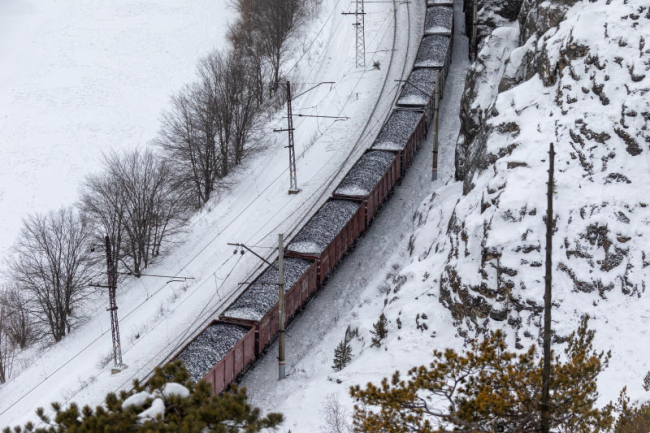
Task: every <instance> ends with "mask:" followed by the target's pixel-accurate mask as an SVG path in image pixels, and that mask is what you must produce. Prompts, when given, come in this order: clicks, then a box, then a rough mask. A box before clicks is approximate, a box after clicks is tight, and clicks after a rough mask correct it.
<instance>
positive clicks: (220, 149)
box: [157, 51, 260, 207]
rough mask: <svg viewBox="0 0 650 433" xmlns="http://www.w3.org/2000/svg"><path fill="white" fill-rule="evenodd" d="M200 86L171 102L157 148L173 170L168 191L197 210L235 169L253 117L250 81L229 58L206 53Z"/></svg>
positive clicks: (254, 97)
mask: <svg viewBox="0 0 650 433" xmlns="http://www.w3.org/2000/svg"><path fill="white" fill-rule="evenodd" d="M198 73H199V77H200V81H199V82H198V83H196V84H194V85H192V86H187V87H185V88H184V89H183V90H182V91H181V92H179V93H178V94H177V95H175V96H174V97H173V98H172V109H171V110H170V111H167V112H165V113H164V114H163V118H162V128H161V131H160V135H159V138H158V140H157V144H158V145H159V146H160V147H161V149H162V150H163V152H164V157H165V159H166V161H167V163H168V164H172V165H173V166H174V182H173V184H174V188H176V189H179V190H182V191H184V192H187V193H189V195H190V197H192V203H193V204H194V205H195V206H197V207H198V206H201V205H203V204H204V203H205V202H207V201H208V200H209V199H210V197H212V195H213V193H214V192H215V190H216V189H217V188H218V187H219V183H220V182H223V178H224V177H226V176H227V175H228V174H229V173H230V171H231V170H232V168H233V167H235V166H236V165H238V164H240V163H241V161H242V159H243V157H244V155H245V150H246V142H247V141H248V139H249V137H250V134H251V131H252V130H253V128H254V126H255V124H256V121H257V119H258V117H259V113H260V107H259V105H258V103H257V95H256V94H255V83H254V81H255V78H254V77H253V76H252V75H251V74H250V73H249V71H248V68H247V66H246V63H245V62H244V60H243V59H242V58H241V57H238V56H237V55H235V54H234V53H232V52H231V53H226V54H222V53H220V52H219V51H215V52H213V53H211V54H210V55H209V56H207V57H205V58H204V59H202V60H201V61H200V63H199V67H198Z"/></svg>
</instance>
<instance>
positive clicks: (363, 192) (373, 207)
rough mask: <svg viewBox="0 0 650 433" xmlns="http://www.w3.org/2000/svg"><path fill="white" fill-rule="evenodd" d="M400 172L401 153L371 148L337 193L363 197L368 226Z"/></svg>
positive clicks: (357, 197) (358, 197)
mask: <svg viewBox="0 0 650 433" xmlns="http://www.w3.org/2000/svg"><path fill="white" fill-rule="evenodd" d="M400 176H401V168H400V158H399V157H398V155H396V154H395V153H394V152H389V151H383V150H369V151H367V152H366V153H364V154H363V155H362V156H361V158H359V160H358V161H357V162H356V164H355V165H354V166H353V167H352V168H351V169H350V171H349V172H348V174H347V175H346V176H345V177H344V178H343V180H342V181H341V183H339V185H338V186H337V187H336V189H335V190H334V194H333V197H335V198H350V199H355V200H361V201H362V202H363V206H364V212H365V219H366V226H368V225H370V222H371V221H372V219H373V218H374V217H375V215H376V214H377V211H378V210H379V208H380V207H381V205H382V204H383V203H384V201H385V200H386V198H387V197H388V195H389V194H390V192H391V191H392V190H393V187H394V186H395V184H396V183H397V181H398V180H399V178H400Z"/></svg>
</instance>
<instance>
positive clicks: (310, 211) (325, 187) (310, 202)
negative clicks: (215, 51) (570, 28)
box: [120, 0, 411, 389]
mask: <svg viewBox="0 0 650 433" xmlns="http://www.w3.org/2000/svg"><path fill="white" fill-rule="evenodd" d="M392 2H393V8H392V9H393V43H392V46H391V50H390V60H389V68H388V71H387V73H386V76H385V79H384V80H383V83H382V87H381V90H380V93H379V96H378V97H377V100H376V102H375V103H374V104H373V108H372V111H371V113H370V115H369V116H368V120H367V121H366V122H365V124H364V127H363V129H362V130H361V133H360V134H359V137H358V138H357V140H356V141H355V143H354V145H353V146H352V147H351V148H350V150H349V152H348V154H347V156H346V158H345V159H344V160H343V162H342V163H341V164H340V167H339V168H338V169H337V170H336V171H335V172H334V173H332V174H331V175H330V176H328V178H327V180H326V181H325V182H323V184H322V185H321V186H319V188H318V189H317V191H318V194H314V195H312V196H311V197H310V198H308V199H306V200H304V201H303V202H302V203H301V204H300V205H299V206H298V208H297V210H299V209H301V208H303V207H306V210H305V211H304V212H302V213H301V214H300V216H299V217H298V218H297V220H295V221H294V224H293V227H292V229H291V230H290V231H289V232H288V233H286V234H285V237H286V238H287V239H291V238H292V237H293V236H295V234H296V233H297V232H298V231H299V230H300V229H301V228H302V227H303V226H304V224H305V222H306V221H307V220H308V218H311V217H312V216H313V215H314V214H315V213H316V211H317V210H318V208H317V206H316V205H317V204H318V203H319V202H320V201H321V200H324V199H327V198H328V197H329V194H331V192H330V188H331V186H332V184H333V183H334V182H335V181H336V180H337V178H338V176H339V175H340V174H341V173H342V172H343V169H344V168H345V167H346V165H347V164H348V163H349V161H350V160H351V159H352V158H353V156H355V153H356V151H357V150H358V149H359V148H360V146H361V145H362V144H363V143H364V141H365V140H366V139H367V138H368V134H371V133H372V129H373V128H376V127H377V126H381V125H382V124H383V123H384V122H385V121H386V118H387V117H388V116H389V115H390V112H389V113H388V114H387V115H385V116H383V118H382V119H381V120H380V121H378V120H377V119H375V118H374V117H375V114H376V112H377V110H378V108H379V106H380V105H381V104H382V102H383V99H384V97H385V94H387V93H390V91H391V89H392V88H391V87H389V86H388V85H389V82H390V79H391V71H392V69H393V68H394V67H395V61H394V60H395V52H396V51H397V50H396V44H397V30H398V28H397V22H398V20H397V14H398V10H397V6H398V4H397V0H392ZM405 6H406V10H407V17H408V19H407V20H406V25H407V28H406V32H405V33H406V34H407V35H408V37H407V45H406V53H407V54H408V53H409V52H410V42H411V41H410V39H411V38H410V35H411V10H410V5H409V3H406V4H405ZM407 66H408V59H407V58H405V59H404V61H403V62H402V65H401V72H400V74H399V76H400V77H401V78H402V79H403V78H404V77H405V74H406V72H407ZM362 78H363V74H362V76H361V78H359V80H358V81H357V85H358V84H359V82H360V81H361V79H362ZM357 85H355V88H356V86H357ZM396 87H397V86H395V87H393V88H396ZM398 96H399V92H395V95H394V96H393V98H392V101H391V103H390V106H391V107H392V106H394V105H395V102H396V101H397V98H398ZM351 97H352V95H350V96H349V97H348V101H349V100H350V99H351ZM343 108H345V105H344V107H343ZM329 128H330V127H328V128H326V129H325V132H327V130H329ZM325 132H324V133H325ZM324 133H323V134H324ZM285 174H286V170H285V171H283V172H282V173H281V175H285ZM278 178H279V176H278ZM269 186H270V185H269ZM267 188H268V187H267ZM265 191H266V189H265V190H263V191H262V192H261V194H263V193H264V192H265ZM261 194H260V196H261ZM260 196H258V197H257V198H256V199H255V200H254V201H256V200H258V199H259V197H260ZM251 204H252V202H251ZM235 219H236V218H235ZM284 222H286V220H282V221H280V223H279V224H277V225H276V226H274V227H273V228H272V229H270V230H269V231H268V232H267V233H266V234H265V235H264V236H262V237H261V239H265V238H267V237H269V236H270V235H271V234H272V233H274V232H275V231H276V230H277V229H278V228H279V226H280V225H282V224H283V223H284ZM263 227H265V226H262V228H263ZM258 232H259V230H258ZM258 232H256V233H253V234H252V235H251V237H250V238H249V239H248V240H247V242H250V241H251V240H252V239H253V238H254V237H255V235H256V234H257V233H258ZM215 240H216V238H215ZM211 242H212V241H211ZM258 242H261V241H258ZM277 255H278V253H277V251H276V250H274V251H272V252H271V253H269V254H267V255H266V256H265V257H264V258H265V259H266V260H267V261H271V260H274V259H275V258H277ZM228 260H230V258H229V259H228ZM228 260H227V261H228ZM227 261H226V262H227ZM226 262H224V264H225V263H226ZM186 266H187V265H186ZM263 267H264V263H262V264H260V265H259V266H258V267H257V268H256V269H255V271H254V272H253V273H252V276H255V275H256V274H259V273H260V271H261V270H262V268H263ZM180 272H182V269H181V271H179V273H180ZM228 275H230V274H228ZM226 278H227V277H226ZM250 280H251V279H247V281H250ZM224 282H225V280H224ZM241 292H242V291H235V292H234V293H232V294H230V295H229V296H227V297H226V298H224V299H223V300H220V303H219V304H218V305H217V306H215V307H213V308H212V309H211V311H210V312H208V313H207V314H206V313H205V311H203V312H202V313H200V314H199V316H197V319H196V320H195V321H194V322H193V323H192V324H191V325H190V327H189V328H193V331H191V332H190V331H189V328H188V330H187V331H186V332H185V333H184V334H183V336H182V337H181V338H179V339H177V340H180V342H178V341H176V342H175V343H173V344H174V345H173V346H172V343H170V344H168V345H167V347H166V350H165V351H166V352H168V356H167V357H165V358H164V359H163V360H162V361H161V362H158V363H157V364H156V366H162V365H163V364H165V362H167V361H168V360H169V357H170V356H173V354H174V353H175V352H176V351H177V350H178V349H179V348H180V347H181V346H182V345H183V343H184V342H185V338H186V337H187V335H188V334H190V335H193V334H195V333H196V332H197V331H199V330H200V329H203V328H204V327H205V326H206V325H207V324H209V323H210V322H211V321H212V320H214V316H215V315H216V314H218V312H219V311H220V310H223V309H224V308H225V307H226V306H228V305H229V304H230V303H231V302H232V301H233V300H234V299H235V298H236V297H237V296H239V295H240V294H241ZM206 307H207V304H206ZM204 314H205V316H207V317H206V318H205V319H203V320H202V321H201V322H200V323H198V321H199V320H200V319H201V318H202V317H204ZM197 323H198V324H197ZM170 346H171V348H170ZM125 353H126V352H125ZM158 356H160V353H157V354H156V355H154V356H153V357H152V360H153V359H155V358H157V357H158ZM139 373H140V371H138V372H136V373H134V374H133V375H131V376H130V377H129V378H128V379H127V380H126V381H124V383H123V384H122V385H121V386H120V389H122V388H124V387H125V386H126V385H127V384H129V383H131V381H132V380H133V379H135V378H136V377H137V376H138V375H139ZM152 373H153V371H150V372H149V373H148V374H147V375H146V376H145V378H146V377H149V376H150V375H151V374H152Z"/></svg>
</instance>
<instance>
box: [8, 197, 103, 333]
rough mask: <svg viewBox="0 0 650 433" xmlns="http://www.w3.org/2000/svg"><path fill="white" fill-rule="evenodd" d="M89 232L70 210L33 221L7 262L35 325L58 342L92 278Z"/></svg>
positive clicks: (26, 224)
mask: <svg viewBox="0 0 650 433" xmlns="http://www.w3.org/2000/svg"><path fill="white" fill-rule="evenodd" d="M90 240H91V232H90V226H89V224H88V223H87V221H86V220H85V219H84V218H83V217H82V216H80V215H79V214H78V213H77V212H75V211H74V210H73V209H69V208H64V209H61V210H59V211H57V212H50V213H48V214H46V215H40V214H39V215H32V216H30V217H28V218H27V219H25V220H24V221H23V227H22V230H21V232H20V235H19V237H18V240H17V243H16V245H15V247H14V255H13V257H12V258H11V259H10V260H9V272H10V276H11V278H12V280H13V282H14V283H15V284H16V286H17V287H19V288H20V289H21V291H23V292H24V293H26V294H27V295H28V296H29V297H30V308H31V312H32V314H33V315H34V318H35V320H36V324H37V325H38V326H39V327H41V328H42V329H44V330H45V332H47V333H48V334H49V335H50V336H51V337H52V338H53V339H54V341H60V340H61V339H62V338H63V337H64V336H65V335H66V334H67V333H68V332H70V329H71V328H72V327H73V326H74V324H75V322H76V320H78V317H76V316H75V314H74V308H75V307H76V306H78V304H79V303H80V301H82V300H83V299H84V298H85V296H86V294H87V287H88V284H89V283H90V279H91V277H92V276H93V274H94V270H93V263H94V262H93V260H92V257H90V256H89V254H88V243H89V241H90Z"/></svg>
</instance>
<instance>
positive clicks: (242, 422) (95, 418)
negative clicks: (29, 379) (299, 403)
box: [3, 361, 282, 433]
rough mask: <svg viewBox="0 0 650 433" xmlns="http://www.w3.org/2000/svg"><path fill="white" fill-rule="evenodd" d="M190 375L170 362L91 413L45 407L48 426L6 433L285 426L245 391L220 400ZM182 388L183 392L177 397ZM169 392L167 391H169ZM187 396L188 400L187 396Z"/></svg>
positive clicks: (231, 431)
mask: <svg viewBox="0 0 650 433" xmlns="http://www.w3.org/2000/svg"><path fill="white" fill-rule="evenodd" d="M188 379H189V374H188V373H187V370H186V369H185V367H183V365H182V364H181V362H180V361H178V362H174V363H170V364H168V365H166V366H165V367H164V368H156V371H155V373H154V376H153V377H152V378H151V379H150V380H149V382H147V384H146V385H145V386H143V385H141V384H140V383H139V382H138V381H137V380H135V381H134V382H133V387H134V389H133V391H130V392H128V393H127V392H124V391H122V392H121V393H120V395H119V396H117V395H115V394H114V393H110V394H108V395H107V396H106V399H105V401H104V404H103V405H100V406H97V407H96V408H95V409H92V408H91V407H90V406H84V407H83V408H82V409H79V406H77V405H76V404H74V403H73V404H71V405H70V406H69V407H68V408H67V409H63V408H62V407H61V405H60V404H58V403H52V409H54V412H55V414H54V416H53V417H49V416H47V414H46V413H45V410H43V408H39V409H38V410H37V411H36V414H37V415H38V417H39V418H40V419H41V421H42V422H43V424H44V427H38V428H35V426H34V424H32V423H27V424H26V425H25V427H24V428H21V427H15V428H14V429H13V430H12V429H10V428H9V427H7V428H5V429H4V430H3V432H5V433H11V432H16V433H21V432H38V433H63V432H89V433H90V432H98V431H102V432H154V433H156V432H172V431H186V432H201V431H214V432H221V433H236V432H241V431H246V432H250V433H254V432H260V431H263V430H265V429H275V427H277V426H278V425H279V424H280V423H281V422H282V415H281V414H278V413H270V414H268V415H267V416H266V417H261V415H260V410H259V409H257V408H254V407H252V406H250V405H249V404H248V403H247V397H246V389H245V388H239V389H237V388H234V389H233V390H232V391H230V392H227V393H224V394H223V395H220V396H215V395H212V394H211V390H210V385H209V384H208V383H207V382H205V381H200V382H199V383H197V384H193V383H192V382H191V381H190V380H188ZM169 383H175V384H177V385H176V389H177V391H176V392H170V391H169V390H168V388H166V385H168V384H169ZM180 384H182V385H183V386H184V387H185V388H184V391H185V392H184V393H183V392H180V393H179V392H178V388H181V389H182V388H183V386H180ZM165 390H167V391H166V392H165ZM136 393H141V396H147V398H146V400H145V401H144V403H136V404H133V405H127V406H126V407H124V406H123V403H124V401H125V400H126V399H127V398H128V397H130V396H132V395H134V394H136ZM184 394H185V396H184ZM154 404H161V405H164V412H163V415H162V416H161V415H156V416H155V417H148V418H146V417H143V416H142V414H143V412H145V411H146V410H147V409H150V408H151V407H152V406H153V405H154Z"/></svg>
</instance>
